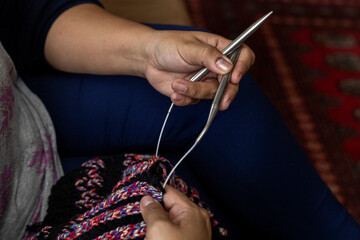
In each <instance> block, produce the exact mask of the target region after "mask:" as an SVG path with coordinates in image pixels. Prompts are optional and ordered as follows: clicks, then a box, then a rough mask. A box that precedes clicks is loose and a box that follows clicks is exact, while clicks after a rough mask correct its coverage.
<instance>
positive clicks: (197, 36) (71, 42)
mask: <svg viewBox="0 0 360 240" xmlns="http://www.w3.org/2000/svg"><path fill="white" fill-rule="evenodd" d="M230 42H231V41H230V40H228V39H225V38H223V37H221V36H218V35H215V34H211V33H204V32H196V31H194V32H188V31H158V30H154V29H151V28H149V27H147V26H145V25H143V24H139V23H136V22H133V21H129V20H126V19H123V18H120V17H117V16H114V15H112V14H110V13H108V12H106V11H105V10H104V9H102V8H100V7H99V6H97V5H94V4H80V5H77V6H75V7H72V8H70V9H68V10H67V11H65V12H64V13H62V14H61V15H60V16H59V17H58V18H57V19H56V21H55V22H54V23H53V25H52V26H51V28H50V30H49V33H48V35H47V38H46V42H45V57H46V59H47V61H48V62H49V63H50V64H51V65H52V66H53V67H55V68H56V69H59V70H62V71H66V72H75V73H91V74H112V75H115V74H122V75H137V76H141V77H146V78H147V79H148V81H149V82H150V84H151V85H152V86H153V87H154V88H155V89H156V90H157V91H159V92H161V93H163V94H165V95H167V96H169V97H171V100H172V101H173V102H174V103H175V104H176V105H179V106H183V105H188V104H193V103H196V102H197V101H199V99H211V98H213V97H214V96H215V93H216V90H217V87H218V85H219V80H220V78H221V75H222V74H225V73H228V72H229V71H231V69H234V70H233V73H232V77H231V80H230V83H229V85H228V88H227V90H226V92H225V95H224V98H223V100H222V103H221V105H220V110H224V109H226V108H227V107H228V106H229V104H230V103H231V101H232V100H233V99H234V98H235V95H236V93H237V91H238V84H239V81H240V79H241V77H242V76H243V75H244V74H245V73H246V71H248V70H249V68H250V66H251V65H252V64H253V63H254V60H255V55H254V53H253V52H252V50H251V49H250V48H249V47H247V46H246V45H243V47H242V49H241V53H240V56H239V59H238V61H237V62H236V64H235V66H232V64H231V62H230V61H229V59H228V58H227V57H225V56H224V55H222V54H221V52H220V51H222V50H223V49H224V48H225V47H226V46H227V45H228V44H229V43H230ZM204 66H206V67H207V68H208V69H210V71H211V73H209V74H208V75H207V76H206V77H205V79H204V80H203V81H201V82H189V81H188V80H189V79H190V78H191V76H192V75H193V74H194V73H195V72H197V71H198V70H199V69H201V68H203V67H204Z"/></svg>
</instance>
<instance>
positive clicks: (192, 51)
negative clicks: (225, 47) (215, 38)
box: [179, 41, 233, 74]
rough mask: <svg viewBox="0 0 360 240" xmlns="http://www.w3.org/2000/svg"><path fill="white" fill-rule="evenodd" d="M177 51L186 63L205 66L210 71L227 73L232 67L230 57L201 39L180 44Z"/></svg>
mask: <svg viewBox="0 0 360 240" xmlns="http://www.w3.org/2000/svg"><path fill="white" fill-rule="evenodd" d="M179 53H180V55H181V56H182V58H183V59H184V60H185V61H186V62H187V63H189V64H192V65H199V66H205V67H207V68H208V69H209V70H210V71H212V72H215V73H218V74H225V73H228V72H230V70H231V69H232V67H233V65H232V63H231V61H230V59H229V58H228V57H226V56H225V55H223V54H222V53H221V52H220V51H219V50H218V49H217V48H216V47H214V46H211V45H209V44H207V43H204V42H201V41H199V42H198V43H192V44H183V45H181V46H180V48H179Z"/></svg>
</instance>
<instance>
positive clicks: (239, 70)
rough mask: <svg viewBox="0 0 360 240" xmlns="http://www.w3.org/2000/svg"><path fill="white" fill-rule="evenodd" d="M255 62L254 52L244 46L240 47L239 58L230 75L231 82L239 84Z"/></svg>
mask: <svg viewBox="0 0 360 240" xmlns="http://www.w3.org/2000/svg"><path fill="white" fill-rule="evenodd" d="M254 62H255V54H254V52H253V51H252V50H251V49H250V48H249V47H248V46H247V45H245V44H243V46H242V47H241V52H240V55H239V58H238V60H237V62H236V64H235V66H234V69H233V72H232V74H231V80H230V81H231V82H232V83H235V84H237V83H239V82H240V80H241V78H242V77H243V76H244V75H245V73H246V72H247V71H249V69H250V67H251V66H252V65H253V64H254Z"/></svg>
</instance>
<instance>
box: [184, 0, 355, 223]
mask: <svg viewBox="0 0 360 240" xmlns="http://www.w3.org/2000/svg"><path fill="white" fill-rule="evenodd" d="M187 2H188V6H189V10H190V12H191V14H192V16H193V20H194V23H195V25H196V26H199V27H204V28H207V29H209V30H211V31H213V32H215V33H218V34H221V35H223V36H226V37H229V38H235V37H236V36H237V35H238V34H239V33H240V32H242V31H243V30H244V29H245V28H247V26H248V25H250V24H251V23H252V22H253V21H255V20H256V19H257V18H259V17H261V16H262V15H264V14H265V13H267V12H269V11H274V14H273V16H272V17H271V19H270V20H269V21H268V22H267V23H266V24H265V25H263V26H262V27H261V29H260V30H259V31H258V32H257V33H255V35H253V36H252V37H251V38H250V39H249V41H248V42H247V44H248V45H250V46H251V47H252V49H253V50H254V52H255V54H256V56H257V59H256V63H255V66H254V67H253V69H252V75H253V76H254V78H255V79H256V80H257V82H258V83H259V84H260V86H261V87H262V88H263V90H264V91H265V92H266V94H267V95H268V96H269V97H270V99H271V100H272V102H273V103H274V105H275V106H276V107H277V109H278V110H279V112H280V114H281V115H282V116H283V118H284V119H285V121H286V123H287V125H288V126H289V128H290V129H291V131H292V132H293V134H294V135H295V136H296V137H297V139H298V140H299V142H300V143H301V144H302V146H303V148H304V149H305V150H306V151H307V153H308V155H309V156H310V158H311V160H312V161H313V164H314V166H315V168H316V169H317V170H318V172H319V174H320V175H321V177H322V178H323V180H324V181H325V182H326V183H327V184H328V186H329V187H330V188H331V190H332V191H333V192H334V194H335V195H336V196H337V198H338V199H339V200H340V202H342V203H343V204H344V205H345V206H346V207H347V208H348V210H349V212H350V213H351V214H352V215H353V216H354V217H355V219H356V220H357V221H358V222H359V223H360V21H359V17H360V1H358V0H346V1H345V0H243V1H239V0H222V1H218V0H187Z"/></svg>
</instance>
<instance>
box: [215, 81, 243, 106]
mask: <svg viewBox="0 0 360 240" xmlns="http://www.w3.org/2000/svg"><path fill="white" fill-rule="evenodd" d="M238 91H239V84H233V83H231V82H229V84H228V87H227V88H226V90H225V93H224V97H223V99H222V100H221V103H220V106H219V109H220V110H222V111H223V110H226V109H228V107H229V106H230V104H231V102H232V101H233V100H234V99H235V97H236V94H237V92H238Z"/></svg>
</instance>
